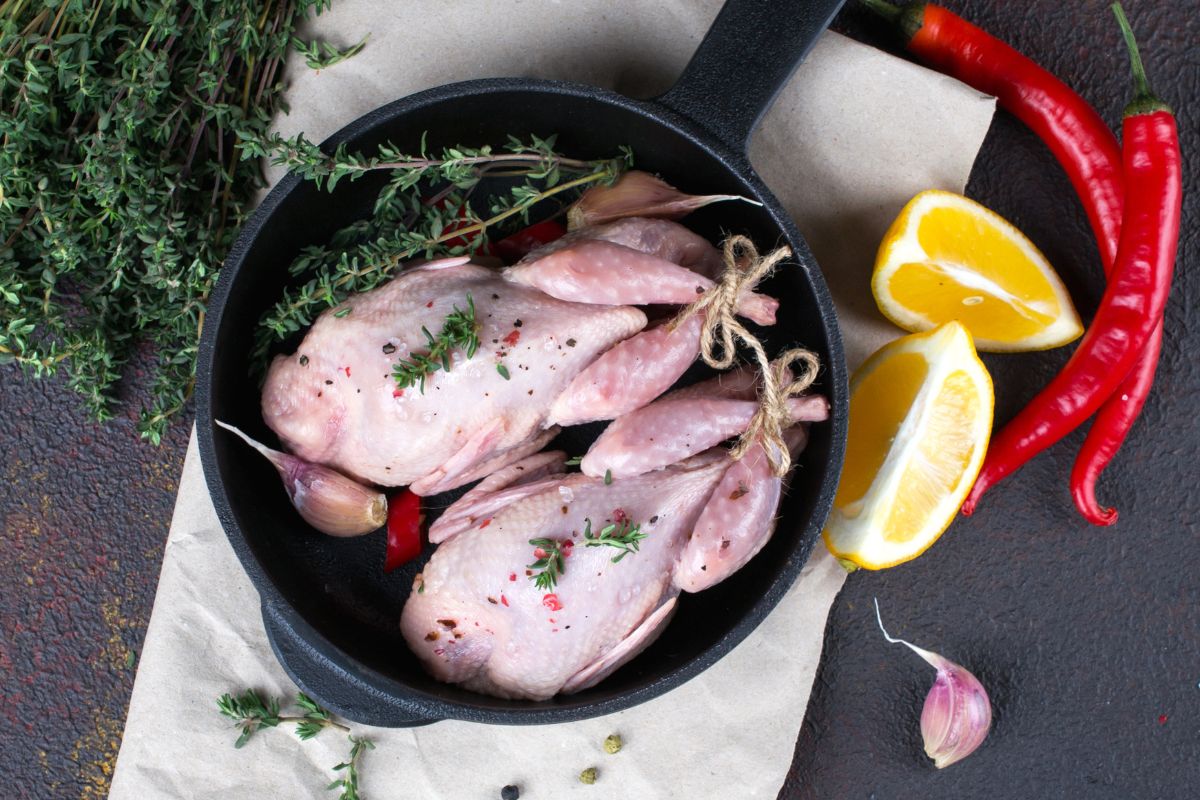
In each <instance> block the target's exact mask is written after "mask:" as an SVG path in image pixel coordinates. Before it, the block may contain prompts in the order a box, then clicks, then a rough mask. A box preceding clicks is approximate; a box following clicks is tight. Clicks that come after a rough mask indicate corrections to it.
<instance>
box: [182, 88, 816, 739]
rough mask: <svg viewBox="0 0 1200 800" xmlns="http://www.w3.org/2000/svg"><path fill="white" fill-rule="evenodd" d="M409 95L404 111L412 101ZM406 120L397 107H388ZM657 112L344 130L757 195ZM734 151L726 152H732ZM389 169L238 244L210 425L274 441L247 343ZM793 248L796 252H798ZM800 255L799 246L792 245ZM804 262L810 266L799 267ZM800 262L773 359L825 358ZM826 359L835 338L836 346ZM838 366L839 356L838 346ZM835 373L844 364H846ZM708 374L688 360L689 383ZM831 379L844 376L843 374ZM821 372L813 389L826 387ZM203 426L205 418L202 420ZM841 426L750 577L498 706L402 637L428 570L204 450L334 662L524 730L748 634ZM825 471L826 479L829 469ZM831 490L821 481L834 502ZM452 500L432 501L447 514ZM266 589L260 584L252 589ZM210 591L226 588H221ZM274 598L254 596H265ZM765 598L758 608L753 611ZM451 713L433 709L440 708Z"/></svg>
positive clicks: (739, 225)
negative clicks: (543, 139) (589, 683)
mask: <svg viewBox="0 0 1200 800" xmlns="http://www.w3.org/2000/svg"><path fill="white" fill-rule="evenodd" d="M405 103H407V105H404V104H405ZM397 112H402V113H397ZM652 114H653V112H652V111H651V107H648V106H643V105H639V104H637V103H633V102H629V101H621V102H620V103H614V102H613V101H612V99H611V97H610V96H607V95H605V94H604V93H600V92H590V91H588V90H575V91H567V92H564V91H562V90H554V89H552V88H547V87H545V86H542V87H540V88H526V89H521V90H515V89H514V90H499V91H488V92H485V93H482V94H477V95H475V96H472V97H458V96H454V95H453V94H452V93H451V94H448V95H447V96H444V97H441V98H437V97H434V98H432V99H426V100H424V101H421V102H411V101H401V102H400V103H398V104H393V106H389V107H385V108H384V109H381V110H380V111H378V112H376V113H375V114H373V115H371V116H370V117H368V118H364V120H362V121H360V122H359V123H356V124H355V125H354V126H351V128H350V129H347V131H343V134H342V135H346V136H349V139H348V141H349V144H350V147H351V149H361V150H365V151H370V150H372V149H373V148H374V147H375V146H376V145H378V144H380V143H381V142H383V141H385V140H389V141H392V142H394V143H395V144H396V145H398V146H399V147H400V148H401V149H402V150H405V151H406V152H413V151H416V150H417V149H418V148H419V142H420V138H421V135H422V132H428V133H427V136H428V142H429V145H430V146H431V148H432V147H438V146H441V145H450V144H459V143H461V144H464V145H481V144H484V143H492V144H495V145H499V144H501V143H503V142H504V141H505V139H506V137H507V135H508V134H514V135H518V136H522V137H525V136H528V134H530V133H535V134H538V135H540V136H548V135H550V134H557V135H558V140H557V145H556V148H557V149H558V150H559V151H560V152H563V153H565V154H568V155H570V156H572V157H577V158H596V157H604V156H608V155H611V154H614V153H615V152H616V150H617V147H618V146H619V145H622V144H624V145H629V146H631V147H632V148H633V150H634V153H635V158H636V166H637V167H638V168H641V169H645V170H649V171H652V172H656V173H659V174H661V175H662V176H663V177H664V178H665V179H667V180H668V181H669V182H671V183H673V184H674V185H676V186H678V187H680V188H681V189H683V190H685V191H689V192H695V193H730V194H749V195H752V196H753V195H754V194H755V191H754V187H753V186H752V185H751V184H750V183H748V182H747V179H746V178H744V177H743V176H740V175H739V174H738V172H737V168H738V166H739V165H738V164H730V163H727V162H726V161H724V160H723V158H722V157H720V156H717V155H714V153H713V152H712V151H710V150H708V149H707V148H706V147H705V146H704V145H702V144H701V143H700V142H699V141H697V140H696V139H694V138H692V137H691V136H689V135H687V134H686V133H683V132H680V131H678V130H675V129H673V128H672V127H670V126H668V125H664V124H663V123H662V122H661V121H659V120H658V119H656V118H655V117H654V116H652ZM733 158H736V157H733ZM383 179H384V176H382V175H378V176H374V175H373V176H369V177H368V178H365V179H363V180H360V181H357V182H353V183H350V182H343V183H342V184H340V185H339V186H338V188H337V190H336V191H335V192H334V193H332V194H330V193H327V192H324V191H318V190H317V189H315V188H314V187H313V186H312V185H311V184H308V183H303V184H298V185H294V186H292V187H291V188H290V189H289V190H288V191H286V193H280V194H278V195H276V196H274V197H273V198H272V200H271V201H268V205H269V206H273V207H271V208H270V209H269V210H270V213H269V214H268V215H266V216H265V218H264V219H263V220H262V223H261V228H260V229H259V231H258V232H257V235H256V236H254V237H253V239H252V240H250V241H248V242H246V243H245V250H244V253H243V254H241V256H242V257H241V260H240V263H239V262H238V259H237V258H236V257H233V258H231V264H230V268H231V269H232V270H233V271H234V276H233V279H232V283H231V285H230V290H229V292H228V295H227V300H226V301H225V305H224V308H223V309H221V310H220V313H219V314H218V315H217V316H219V321H218V325H219V328H218V329H217V330H216V331H215V335H214V336H213V338H212V340H211V341H212V342H213V359H212V361H213V365H212V372H211V376H210V378H209V379H210V381H211V383H210V385H209V392H210V397H211V406H212V411H213V415H214V416H215V417H217V418H219V419H222V420H225V421H228V422H231V423H233V424H236V425H238V426H240V427H242V428H243V429H244V430H246V431H248V432H250V433H251V435H254V436H256V437H258V438H261V439H263V440H264V441H267V442H274V441H275V440H274V437H273V435H272V434H270V432H269V431H268V430H267V429H266V427H265V426H264V424H263V423H262V420H261V416H260V414H259V408H258V389H257V386H256V384H255V382H254V380H253V379H251V378H248V377H247V376H248V368H249V364H248V354H249V350H250V348H249V346H248V343H249V342H251V341H252V340H253V334H254V329H255V325H256V322H257V320H258V319H259V318H260V317H261V316H262V314H263V313H264V311H266V310H267V309H268V308H269V307H270V305H271V304H272V303H273V302H274V301H275V300H277V298H278V297H279V295H280V292H281V290H282V289H283V287H284V286H285V285H287V284H289V283H290V282H293V281H295V280H296V279H292V278H290V277H289V276H288V274H287V267H288V265H289V264H290V263H291V261H292V259H293V257H294V256H295V255H296V254H297V252H298V251H299V249H300V248H301V247H303V246H305V245H310V244H319V243H324V242H326V241H327V240H328V238H329V236H330V235H331V234H332V233H333V232H334V231H335V230H336V229H337V228H339V227H341V226H343V225H345V224H347V223H348V222H350V221H352V220H354V219H357V218H360V217H362V216H365V215H366V214H368V213H369V210H370V207H371V204H372V202H373V200H374V196H375V193H376V191H377V190H378V188H379V186H380V185H381V183H382V181H383ZM684 223H685V224H686V225H687V226H688V227H690V228H692V229H693V230H695V231H697V232H699V233H700V234H702V235H704V236H706V237H707V238H709V239H710V240H711V241H714V242H717V241H719V240H720V239H721V238H722V237H723V236H724V235H725V234H726V233H730V232H734V233H744V234H747V235H749V236H750V237H751V238H752V239H753V240H754V241H755V242H756V243H757V244H758V245H759V247H760V249H763V250H766V249H768V248H771V247H773V246H775V245H777V244H782V243H785V242H786V241H787V235H786V234H787V231H788V226H789V225H790V223H787V222H786V221H784V220H782V219H779V218H777V217H775V216H774V215H773V213H772V211H771V210H770V206H769V205H768V206H767V207H757V206H754V205H751V204H748V203H723V204H719V205H717V206H713V207H710V208H708V209H704V210H702V211H700V212H698V213H696V214H693V215H692V216H690V217H689V218H687V219H686V220H684ZM793 243H794V244H800V245H801V246H802V243H799V242H793ZM802 252H803V253H805V254H807V250H806V249H805V250H802ZM805 266H807V267H808V268H811V269H815V265H813V264H811V263H809V264H807V265H805ZM805 266H794V265H793V266H785V267H784V268H782V269H781V270H780V272H779V273H778V274H777V275H776V276H775V277H773V278H772V279H771V280H770V281H769V282H768V283H766V284H764V286H763V287H762V288H763V290H765V291H767V292H769V293H770V294H773V295H774V296H776V297H778V298H780V300H781V301H782V306H781V309H780V314H779V322H778V324H777V325H776V326H775V327H774V328H773V329H771V330H768V331H762V332H761V333H762V334H763V335H764V341H765V342H766V343H767V345H768V348H769V349H771V350H773V351H778V350H781V349H783V348H785V347H788V346H790V345H792V344H795V343H799V344H802V345H804V346H806V347H808V348H810V349H813V350H815V351H817V352H818V354H819V355H820V356H821V358H822V361H823V363H825V364H829V363H830V355H831V342H830V339H829V336H828V333H827V330H826V327H825V326H826V325H831V326H832V325H833V322H832V317H831V316H823V315H822V313H821V310H820V306H819V303H818V299H817V293H816V291H815V290H814V287H813V285H812V283H811V282H810V279H809V275H808V269H806V268H805ZM833 348H834V350H835V351H836V345H834V346H833ZM838 355H839V356H840V353H838ZM838 369H839V370H840V366H839V367H838ZM703 374H704V369H702V368H694V369H693V370H692V372H690V373H689V375H688V379H689V380H695V379H697V378H698V377H701V376H702V375H703ZM837 374H840V372H839V373H837ZM830 388H831V387H830V379H829V372H828V371H824V372H823V377H822V380H821V382H819V383H818V387H817V389H818V390H819V391H825V392H829V391H830ZM210 422H211V421H210V420H202V421H201V424H210ZM601 427H602V426H600V425H596V426H589V427H585V428H581V429H574V430H571V431H569V432H568V433H567V434H565V435H564V436H565V442H564V443H565V447H566V449H567V450H568V452H571V453H576V454H577V453H582V452H584V450H585V448H586V446H587V444H588V443H590V441H591V439H592V438H594V436H595V435H596V433H597V432H598V431H599V430H600V429H601ZM834 430H835V428H834V425H832V424H829V423H826V424H822V425H817V426H814V429H813V431H812V437H811V442H810V444H809V447H808V449H807V450H806V451H805V452H804V454H803V455H802V456H801V458H800V461H799V464H798V466H797V467H796V469H795V471H794V474H793V477H792V482H791V488H790V490H789V491H788V493H787V494H786V496H785V499H784V501H783V504H782V508H781V509H780V521H779V525H778V529H777V531H776V533H775V535H774V537H773V538H772V540H771V541H770V543H769V544H768V545H767V546H766V547H765V548H764V549H763V550H762V552H761V553H759V555H758V556H756V557H755V558H754V559H753V560H752V561H751V562H750V563H749V564H748V565H747V566H746V567H744V568H743V569H742V570H740V571H739V572H738V573H737V574H735V575H734V576H733V577H731V578H730V579H728V580H726V581H725V582H724V583H722V584H720V585H718V586H716V587H714V588H712V589H710V590H708V591H705V592H703V593H700V594H698V595H684V596H683V597H682V598H681V603H680V608H679V611H678V613H677V615H676V616H675V619H674V621H673V622H672V623H671V624H670V625H669V626H668V628H667V630H666V632H665V633H664V634H663V635H662V637H661V638H660V639H659V640H658V641H657V642H656V643H655V644H654V645H653V646H652V647H651V648H649V649H648V650H647V651H646V652H645V653H643V654H642V655H640V656H639V657H638V658H636V659H634V660H633V661H632V662H631V663H630V664H628V665H626V666H625V667H623V668H622V669H621V670H619V671H618V672H616V673H615V674H614V675H612V676H611V677H610V678H608V679H606V680H605V681H603V682H601V684H600V685H599V686H597V687H595V688H593V689H590V690H587V691H585V692H582V693H580V694H577V695H573V696H570V697H566V698H561V699H557V700H554V701H550V702H549V703H530V702H523V701H506V700H500V699H496V698H491V697H486V696H482V695H478V694H475V693H472V692H467V691H464V690H461V689H458V688H455V687H452V686H447V685H445V684H441V683H438V682H436V681H433V680H432V679H430V678H429V677H428V676H427V675H426V674H425V673H424V671H423V670H422V669H421V667H420V665H419V664H418V663H417V661H416V659H415V658H414V657H413V656H412V655H411V654H410V653H409V651H408V649H407V647H406V646H405V644H404V641H403V639H402V638H401V636H400V632H399V626H398V619H399V616H400V610H401V608H402V606H403V604H404V601H405V599H406V598H407V596H408V593H409V589H410V587H411V586H412V580H413V576H414V575H415V574H416V573H417V572H418V571H419V570H420V568H421V566H422V562H417V563H412V564H409V565H407V566H406V567H405V568H402V569H399V570H396V571H395V572H393V573H391V574H387V575H385V574H384V573H383V570H382V565H383V555H384V548H385V540H384V535H383V534H382V532H378V533H374V534H371V535H368V536H365V537H359V538H355V539H335V538H331V537H327V536H323V535H321V534H319V533H317V532H315V531H313V530H311V529H309V528H308V527H307V526H306V525H305V524H304V523H303V522H302V521H301V520H300V518H299V517H298V516H297V515H296V513H295V512H294V511H293V509H292V508H291V506H290V505H289V504H288V501H287V499H286V497H285V495H284V492H283V491H282V489H281V487H280V484H279V479H278V477H277V475H276V474H275V472H274V470H273V469H272V468H271V466H270V465H269V464H268V463H267V462H266V461H265V460H263V459H261V458H259V457H257V456H255V455H253V454H252V453H251V452H250V451H249V450H247V449H246V448H245V446H244V445H242V444H239V443H238V442H236V441H235V440H234V439H233V438H232V437H228V436H221V435H216V436H215V440H214V452H215V456H216V464H217V467H218V469H219V472H220V476H221V482H222V484H223V487H224V491H225V493H226V496H227V498H228V501H229V505H230V509H231V512H232V519H226V520H225V523H226V526H227V528H231V526H232V528H231V529H230V533H231V535H232V536H233V537H234V538H235V539H236V538H237V537H239V536H240V537H244V540H245V543H246V544H247V546H248V549H249V552H250V553H251V554H252V556H253V558H254V559H255V560H256V561H257V562H258V565H259V566H260V569H261V573H262V575H263V576H265V579H266V581H267V582H268V583H269V584H271V585H273V587H274V591H276V592H278V596H279V598H280V599H281V600H282V601H283V602H284V603H285V604H288V605H290V606H291V607H292V608H293V609H294V610H295V611H296V612H297V613H298V614H299V615H300V616H301V617H302V618H303V619H304V620H305V621H306V622H307V623H308V624H309V625H311V626H312V627H313V628H314V629H315V630H316V631H317V632H318V633H319V634H320V635H321V636H322V637H324V638H325V639H326V640H327V641H328V643H329V644H331V645H332V646H333V648H336V650H339V651H341V653H340V657H341V658H344V659H347V660H348V661H349V662H353V663H356V664H358V665H361V666H362V667H365V668H366V669H367V670H369V671H370V672H374V673H377V674H378V675H377V676H376V677H377V683H378V684H379V686H380V688H381V689H382V690H384V691H389V690H393V689H394V690H395V691H396V692H397V693H411V692H416V693H417V694H418V695H425V696H426V699H427V700H428V701H432V702H433V703H435V704H437V705H442V704H443V703H444V704H449V706H450V707H453V708H457V709H458V711H457V712H454V715H455V716H467V717H478V716H479V715H485V716H490V717H491V718H493V719H497V721H510V722H515V721H520V716H521V712H522V711H525V712H526V713H527V712H528V711H529V710H532V709H538V710H539V711H546V710H547V709H548V708H550V709H553V708H560V709H563V710H564V711H567V712H568V713H570V712H569V710H571V709H584V708H586V707H594V706H595V704H599V705H601V706H603V705H608V704H611V703H619V702H620V699H621V697H622V696H625V695H628V694H629V693H641V692H644V691H645V690H647V689H648V688H650V687H655V686H659V687H660V688H661V687H662V685H663V684H664V683H665V684H666V685H673V684H674V683H676V682H678V680H680V679H682V677H683V675H682V673H684V672H687V673H689V674H690V673H691V672H693V671H694V667H695V665H696V664H697V663H700V662H702V663H704V664H707V663H709V662H710V661H711V660H712V659H713V657H714V655H713V651H714V649H717V650H721V651H723V650H724V649H725V648H723V647H721V646H720V643H722V641H723V640H724V641H726V643H728V641H729V638H730V637H732V638H733V639H734V640H736V639H740V638H741V636H743V635H745V633H747V632H749V630H750V629H752V628H753V626H754V625H755V624H757V622H758V621H759V619H760V618H761V616H762V614H763V613H765V611H766V609H765V608H763V607H762V605H761V604H760V601H761V600H762V599H763V596H764V594H765V593H766V592H768V591H769V590H771V589H772V588H773V587H774V588H775V589H776V592H780V591H782V589H783V588H786V586H782V585H781V584H786V583H787V582H790V578H791V577H794V575H795V574H797V573H798V570H799V566H800V565H801V564H802V563H803V561H804V560H805V559H806V558H807V556H808V553H809V551H810V549H811V547H812V545H813V542H814V541H815V539H816V536H817V533H818V530H819V527H820V525H821V523H822V522H823V519H814V511H815V506H816V505H817V501H816V498H817V497H818V495H820V494H821V490H822V486H823V484H825V483H827V482H828V483H832V482H835V481H836V479H837V475H836V469H837V465H836V464H835V463H834V462H835V461H837V460H838V459H837V458H836V455H835V453H836V452H837V451H838V448H836V447H835V446H833V435H834ZM831 473H832V474H831ZM831 490H832V487H831V486H829V487H826V493H828V492H830V491H831ZM449 499H450V498H448V497H445V496H442V497H436V498H432V499H430V500H429V502H428V503H427V505H428V506H429V507H431V508H432V509H433V510H434V513H436V509H438V508H440V507H444V506H445V505H446V504H447V503H448V502H449ZM259 588H260V591H263V589H264V587H262V586H260V587H259ZM213 590H214V591H220V587H219V586H217V587H213ZM271 594H272V592H271V591H264V597H266V598H269V597H270V595H271ZM756 606H757V609H756ZM444 708H445V706H444V707H443V709H444Z"/></svg>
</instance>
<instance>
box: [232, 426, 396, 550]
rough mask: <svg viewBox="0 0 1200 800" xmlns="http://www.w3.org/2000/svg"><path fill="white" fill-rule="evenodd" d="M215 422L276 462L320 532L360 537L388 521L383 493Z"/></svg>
mask: <svg viewBox="0 0 1200 800" xmlns="http://www.w3.org/2000/svg"><path fill="white" fill-rule="evenodd" d="M215 422H216V423H217V425H219V426H221V427H222V428H224V429H225V430H227V431H231V432H233V433H234V434H236V435H237V436H238V437H240V438H241V439H242V441H244V442H245V443H246V444H248V445H250V446H251V447H253V448H254V449H255V450H257V451H258V452H260V453H262V455H263V456H264V457H266V459H267V460H268V461H270V462H271V463H272V464H274V465H275V469H276V470H277V471H278V472H279V477H280V478H282V479H283V488H284V489H285V490H286V491H287V494H288V498H289V499H290V500H291V501H292V505H293V506H294V507H295V508H296V511H298V512H300V516H301V517H303V519H304V521H305V522H307V523H308V524H309V525H312V526H313V527H314V528H316V529H317V530H319V531H321V532H322V533H327V534H329V535H330V536H361V535H362V534H364V533H370V532H371V531H374V530H378V529H379V528H380V527H382V526H383V525H385V524H386V523H387V497H386V496H384V494H383V493H382V492H377V491H375V490H374V489H371V488H368V487H366V486H363V485H362V484H361V483H358V482H357V481H355V480H352V479H350V478H347V477H346V476H345V475H343V474H342V473H340V472H338V471H337V470H333V469H330V468H329V467H324V466H321V465H320V464H312V463H309V462H308V461H305V460H304V459H302V458H297V457H296V456H294V455H292V454H290V453H284V452H281V451H279V450H272V449H271V448H270V447H267V446H266V445H264V444H262V443H260V442H256V441H255V440H254V439H252V438H250V437H249V436H247V435H246V434H245V433H243V432H242V431H241V430H239V429H238V428H235V427H234V426H232V425H229V424H227V423H224V422H221V420H215Z"/></svg>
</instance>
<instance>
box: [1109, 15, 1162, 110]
mask: <svg viewBox="0 0 1200 800" xmlns="http://www.w3.org/2000/svg"><path fill="white" fill-rule="evenodd" d="M1112 12H1113V14H1114V15H1115V16H1116V18H1117V24H1118V25H1120V26H1121V35H1122V36H1124V37H1125V47H1126V48H1128V50H1129V66H1130V67H1131V68H1132V69H1133V94H1134V99H1138V100H1140V99H1150V98H1153V97H1154V93H1153V92H1152V91H1150V81H1148V80H1147V79H1146V67H1145V65H1144V64H1142V53H1141V51H1140V50H1139V49H1138V43H1137V37H1135V36H1134V35H1133V26H1131V25H1130V24H1129V17H1127V16H1125V9H1124V8H1122V7H1121V4H1120V3H1113V4H1112Z"/></svg>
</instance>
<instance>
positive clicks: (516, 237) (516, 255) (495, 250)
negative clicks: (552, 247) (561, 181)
mask: <svg viewBox="0 0 1200 800" xmlns="http://www.w3.org/2000/svg"><path fill="white" fill-rule="evenodd" d="M566 232H567V229H566V228H564V227H563V226H562V224H561V223H559V222H557V221H555V220H552V219H548V220H546V221H544V222H538V223H536V224H534V225H530V226H529V227H528V228H524V229H522V230H519V231H517V232H516V233H514V234H513V235H512V236H506V237H505V238H503V239H501V240H500V241H498V242H493V243H492V247H491V251H492V254H493V255H496V256H499V257H500V258H501V259H503V260H504V263H505V264H515V263H516V262H518V261H520V260H521V259H522V258H524V257H525V256H527V255H529V253H530V251H532V250H534V249H536V248H538V247H541V246H542V245H544V244H549V243H550V242H553V241H554V240H555V239H561V238H562V237H563V235H565V234H566Z"/></svg>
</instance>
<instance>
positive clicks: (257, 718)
mask: <svg viewBox="0 0 1200 800" xmlns="http://www.w3.org/2000/svg"><path fill="white" fill-rule="evenodd" d="M296 705H298V706H300V708H301V709H303V710H304V714H303V715H281V714H280V713H279V701H278V700H277V699H275V698H268V699H266V700H264V699H263V698H262V696H261V695H259V694H258V692H256V691H254V690H253V689H248V690H246V691H245V692H242V693H241V694H240V695H237V696H236V697H235V696H234V695H231V694H223V695H221V697H219V698H218V699H217V709H218V710H219V711H220V712H221V714H222V715H223V716H226V717H228V718H230V719H232V720H233V721H234V722H235V723H236V726H237V728H238V729H239V730H240V731H241V734H240V735H239V736H238V738H237V741H236V742H234V745H233V746H234V747H243V746H244V745H245V744H246V742H248V741H249V740H250V738H251V737H252V736H253V735H254V734H255V733H257V732H258V731H260V730H262V729H263V728H275V727H277V726H279V725H281V724H283V723H286V722H294V723H296V735H297V736H298V737H300V740H301V741H307V740H309V739H311V738H313V737H314V736H316V735H317V734H319V733H320V732H321V731H323V730H325V729H326V728H337V729H338V730H341V731H345V732H346V734H347V736H348V738H349V739H350V745H351V747H350V758H349V759H348V760H346V761H344V762H342V763H340V764H338V765H337V766H335V767H334V768H333V771H334V772H343V771H344V772H345V774H344V775H343V776H342V777H340V778H338V779H337V780H335V781H334V782H333V783H331V784H329V786H328V787H327V788H329V789H341V790H342V793H341V794H340V795H339V796H338V797H339V800H362V798H361V795H359V793H358V777H359V776H358V762H359V759H360V758H361V757H362V753H363V752H364V751H365V750H374V749H375V745H374V744H372V743H371V741H370V740H369V739H366V738H364V737H360V736H355V735H353V734H352V733H350V728H349V727H347V726H345V725H343V724H342V723H340V722H337V721H335V720H334V719H333V716H332V715H331V714H330V713H329V711H327V710H326V709H324V708H321V706H319V705H317V703H316V702H315V701H314V700H313V699H312V698H311V697H309V696H308V695H306V694H304V692H300V693H299V694H297V696H296Z"/></svg>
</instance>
